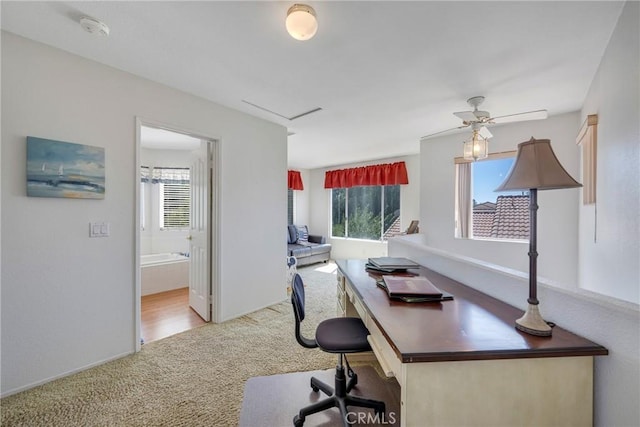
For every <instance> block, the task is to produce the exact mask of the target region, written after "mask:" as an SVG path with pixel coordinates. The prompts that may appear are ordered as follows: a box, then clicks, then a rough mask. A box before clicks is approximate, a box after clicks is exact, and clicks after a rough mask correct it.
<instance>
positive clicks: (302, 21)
mask: <svg viewBox="0 0 640 427" xmlns="http://www.w3.org/2000/svg"><path fill="white" fill-rule="evenodd" d="M285 26H286V27H287V32H288V33H289V34H290V35H291V37H293V38H294V39H296V40H309V39H310V38H312V37H313V36H314V35H315V34H316V32H317V31H318V20H317V19H316V11H315V10H313V8H312V7H311V6H308V5H306V4H294V5H293V6H291V7H290V8H289V10H288V11H287V20H286V21H285Z"/></svg>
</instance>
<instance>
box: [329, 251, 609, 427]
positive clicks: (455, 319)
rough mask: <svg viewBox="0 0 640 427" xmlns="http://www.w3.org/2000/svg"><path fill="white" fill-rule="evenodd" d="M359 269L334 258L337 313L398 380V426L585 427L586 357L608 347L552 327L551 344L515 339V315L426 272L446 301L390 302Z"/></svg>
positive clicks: (589, 388) (589, 373)
mask: <svg viewBox="0 0 640 427" xmlns="http://www.w3.org/2000/svg"><path fill="white" fill-rule="evenodd" d="M364 264H365V261H364V260H341V261H337V265H338V268H339V271H338V313H339V315H347V316H359V317H361V318H362V319H363V320H364V322H365V324H366V325H367V328H368V329H369V332H370V334H371V335H370V336H369V341H370V343H371V347H372V348H373V351H374V353H375V355H376V358H377V359H378V361H379V362H380V365H381V366H382V367H383V370H384V371H385V372H386V374H387V375H388V376H395V377H396V379H397V380H398V383H400V387H401V397H400V398H401V415H400V419H401V422H402V425H403V426H470V425H473V426H481V425H486V426H492V427H493V426H520V425H530V426H536V427H537V426H545V425H548V426H574V425H575V426H587V425H592V424H593V422H592V419H593V356H599V355H606V354H608V351H607V349H605V348H604V347H602V346H600V345H598V344H595V343H593V342H591V341H589V340H587V339H585V338H582V337H580V336H578V335H575V334H573V333H571V332H569V331H566V330H564V329H562V328H560V327H557V326H556V327H555V328H553V336H551V337H536V336H533V335H528V334H525V333H522V332H520V331H518V330H516V329H515V327H514V321H515V319H517V318H519V317H520V316H521V315H522V311H521V310H519V309H517V308H514V307H512V306H510V305H508V304H505V303H503V302H501V301H499V300H497V299H495V298H492V297H490V296H488V295H485V294H483V293H481V292H479V291H476V290H474V289H472V288H470V287H468V286H464V285H462V284H461V283H459V282H456V281H454V280H452V279H449V278H447V277H445V276H443V275H440V274H438V273H436V272H434V271H431V270H429V269H426V268H421V269H420V270H419V273H420V274H421V275H423V276H426V277H428V278H429V279H430V280H431V281H432V282H433V283H434V284H435V285H436V286H437V287H438V288H440V289H442V290H443V291H445V292H449V293H451V294H453V295H454V300H453V301H444V302H442V303H404V302H397V301H392V300H389V298H388V297H387V295H386V293H385V292H384V291H383V290H382V289H380V288H378V287H377V286H376V276H373V275H370V274H369V273H367V272H366V271H365V269H364Z"/></svg>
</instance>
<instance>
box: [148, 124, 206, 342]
mask: <svg viewBox="0 0 640 427" xmlns="http://www.w3.org/2000/svg"><path fill="white" fill-rule="evenodd" d="M137 135H138V138H137V160H138V161H137V165H138V173H137V176H138V178H139V179H138V181H139V186H137V192H136V194H137V196H136V208H137V215H136V222H137V224H138V226H137V232H136V272H137V273H136V349H137V350H139V349H140V346H141V345H142V344H144V343H148V342H151V341H155V340H157V339H161V338H165V337H167V336H170V335H173V334H175V333H179V332H183V331H186V330H189V329H191V328H194V327H197V326H201V325H202V324H204V323H206V322H210V321H211V319H212V318H213V314H214V313H213V307H214V305H213V300H214V298H213V295H214V293H215V292H214V289H216V288H215V283H216V280H215V277H214V276H213V275H212V271H216V270H217V269H214V267H215V266H214V265H213V264H214V263H215V260H216V259H217V256H216V253H215V245H214V244H212V243H213V239H212V236H213V234H214V233H213V230H215V226H216V224H217V222H216V220H217V215H215V209H214V207H215V206H216V205H217V204H216V200H215V197H214V196H215V195H216V194H217V191H216V188H215V184H216V183H217V179H215V177H216V173H215V172H216V170H217V167H216V160H217V156H216V151H217V141H215V140H213V139H211V138H208V137H204V136H201V135H196V134H194V133H192V132H188V131H183V130H179V129H175V128H172V127H168V126H165V125H159V124H157V123H150V122H148V121H144V122H143V121H140V120H138V121H137Z"/></svg>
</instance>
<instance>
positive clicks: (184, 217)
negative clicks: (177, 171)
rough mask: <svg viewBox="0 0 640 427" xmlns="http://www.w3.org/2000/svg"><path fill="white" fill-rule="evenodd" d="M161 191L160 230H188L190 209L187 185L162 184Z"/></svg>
mask: <svg viewBox="0 0 640 427" xmlns="http://www.w3.org/2000/svg"><path fill="white" fill-rule="evenodd" d="M163 186H164V188H163V191H162V196H163V200H162V206H163V207H164V212H163V215H162V219H163V224H162V228H188V227H189V209H190V199H191V195H190V189H189V187H190V186H189V184H164V185H163Z"/></svg>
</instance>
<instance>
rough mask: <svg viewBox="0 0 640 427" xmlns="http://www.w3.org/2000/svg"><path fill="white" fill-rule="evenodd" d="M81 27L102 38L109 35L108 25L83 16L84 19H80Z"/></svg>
mask: <svg viewBox="0 0 640 427" xmlns="http://www.w3.org/2000/svg"><path fill="white" fill-rule="evenodd" d="M80 25H81V26H82V28H84V30H85V31H86V32H88V33H91V34H97V35H100V36H108V35H109V27H107V24H105V23H104V22H100V21H98V20H97V19H93V18H90V17H88V16H83V17H82V18H80Z"/></svg>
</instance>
